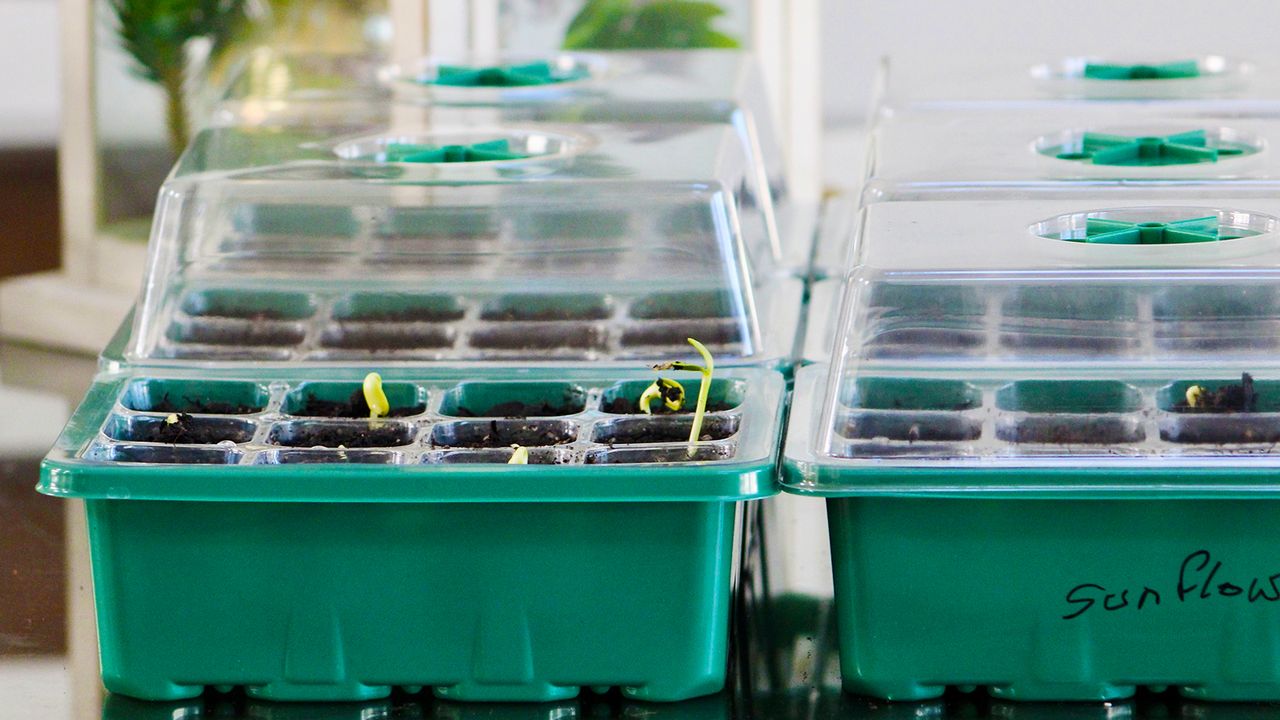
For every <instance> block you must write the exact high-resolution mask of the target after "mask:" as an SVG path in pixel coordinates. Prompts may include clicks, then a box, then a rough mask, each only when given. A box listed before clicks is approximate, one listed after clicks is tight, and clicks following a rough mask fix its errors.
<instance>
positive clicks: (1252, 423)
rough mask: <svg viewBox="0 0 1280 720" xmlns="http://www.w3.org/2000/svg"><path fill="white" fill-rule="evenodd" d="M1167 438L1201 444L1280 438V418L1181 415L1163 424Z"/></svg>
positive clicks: (1245, 442) (1266, 440)
mask: <svg viewBox="0 0 1280 720" xmlns="http://www.w3.org/2000/svg"><path fill="white" fill-rule="evenodd" d="M1160 437H1161V438H1163V439H1164V440H1166V441H1168V442H1176V443H1191V444H1202V445H1235V444H1242V443H1243V444H1249V443H1269V444H1274V443H1277V442H1280V421H1277V420H1274V419H1271V418H1266V417H1262V418H1256V417H1255V418H1229V417H1218V418H1212V419H1210V418H1207V417H1204V416H1200V417H1188V418H1178V419H1177V420H1175V421H1174V422H1173V423H1171V424H1169V425H1167V426H1164V427H1161V428H1160Z"/></svg>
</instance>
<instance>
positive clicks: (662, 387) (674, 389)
mask: <svg viewBox="0 0 1280 720" xmlns="http://www.w3.org/2000/svg"><path fill="white" fill-rule="evenodd" d="M659 399H661V400H662V406H663V407H665V408H666V409H668V410H670V411H671V412H678V411H679V410H680V408H682V407H684V386H683V385H681V384H680V383H679V382H678V381H676V380H671V379H669V378H664V377H660V378H658V379H657V380H654V381H653V384H652V385H650V386H649V387H647V388H645V389H644V392H643V393H641V395H640V412H642V413H644V414H645V415H652V414H653V411H652V410H651V409H650V406H651V405H653V401H654V400H659Z"/></svg>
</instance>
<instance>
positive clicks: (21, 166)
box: [0, 148, 59, 277]
mask: <svg viewBox="0 0 1280 720" xmlns="http://www.w3.org/2000/svg"><path fill="white" fill-rule="evenodd" d="M58 249H59V248H58V169H57V152H56V151H55V150H53V149H52V148H48V149H44V148H38V149H31V150H8V149H0V277H7V276H10V275H23V274H26V273H31V272H37V271H40V270H52V269H54V268H56V267H58Z"/></svg>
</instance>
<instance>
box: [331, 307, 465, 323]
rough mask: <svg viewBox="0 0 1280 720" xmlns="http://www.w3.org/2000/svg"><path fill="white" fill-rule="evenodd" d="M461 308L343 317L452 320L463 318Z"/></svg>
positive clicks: (420, 320)
mask: <svg viewBox="0 0 1280 720" xmlns="http://www.w3.org/2000/svg"><path fill="white" fill-rule="evenodd" d="M463 314H464V313H463V311H462V309H461V308H408V309H405V310H369V311H367V312H362V313H359V314H358V315H352V316H350V317H344V318H342V320H343V321H346V322H404V323H409V322H432V323H438V322H450V321H452V320H461V319H462V316H463Z"/></svg>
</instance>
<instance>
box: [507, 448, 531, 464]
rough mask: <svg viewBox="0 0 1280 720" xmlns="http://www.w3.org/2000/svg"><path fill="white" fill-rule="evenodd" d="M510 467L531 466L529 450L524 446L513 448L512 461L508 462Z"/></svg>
mask: <svg viewBox="0 0 1280 720" xmlns="http://www.w3.org/2000/svg"><path fill="white" fill-rule="evenodd" d="M507 464H508V465H528V464H529V448H527V447H525V446H523V445H512V446H511V459H510V460H508V461H507Z"/></svg>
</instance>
